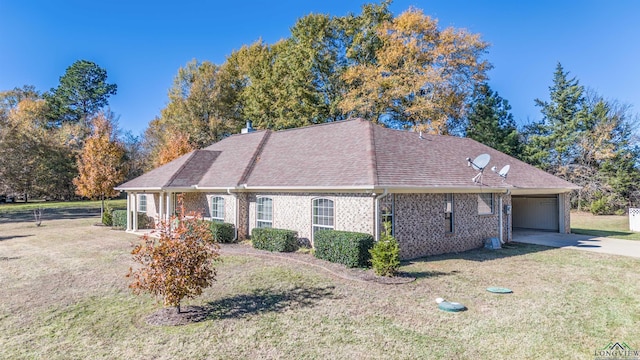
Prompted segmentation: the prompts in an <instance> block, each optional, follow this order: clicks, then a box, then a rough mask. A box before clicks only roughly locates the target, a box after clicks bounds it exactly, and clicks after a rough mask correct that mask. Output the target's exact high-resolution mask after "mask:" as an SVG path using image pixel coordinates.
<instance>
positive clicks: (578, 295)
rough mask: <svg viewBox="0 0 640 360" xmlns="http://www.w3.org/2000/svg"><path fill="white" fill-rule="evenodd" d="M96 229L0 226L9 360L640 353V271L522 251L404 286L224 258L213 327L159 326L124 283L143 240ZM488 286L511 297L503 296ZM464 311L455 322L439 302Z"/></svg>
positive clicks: (480, 256) (423, 264) (88, 224)
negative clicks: (624, 349) (619, 348)
mask: <svg viewBox="0 0 640 360" xmlns="http://www.w3.org/2000/svg"><path fill="white" fill-rule="evenodd" d="M95 222H96V219H95V218H90V219H76V220H54V221H45V222H44V223H43V226H42V227H36V226H35V225H34V224H33V223H9V224H0V287H1V288H2V291H1V292H0V358H11V359H16V358H47V359H69V358H77V359H85V358H126V359H137V358H141V359H150V358H154V359H177V358H189V359H217V358H220V359H229V358H233V359H236V358H246V359H255V358H268V359H280V358H291V359H299V358H307V359H314V358H315V359H338V358H341V359H345V358H357V359H393V358H474V359H485V358H492V359H500V358H505V359H506V358H509V359H512V358H516V359H524V358H527V359H531V358H548V359H559V358H584V359H593V358H594V351H596V350H598V349H602V348H603V347H605V346H606V345H607V344H609V343H610V342H614V343H615V342H621V343H622V342H626V343H627V344H628V345H629V346H630V347H632V348H634V349H637V348H639V347H640V340H639V339H640V260H638V259H633V258H627V257H619V256H613V255H602V254H595V253H588V252H580V251H573V250H563V249H551V248H546V247H541V246H534V245H522V244H515V245H512V246H511V247H510V248H508V249H503V250H499V251H496V252H492V251H489V250H475V251H471V252H466V253H462V254H457V255H448V256H438V257H431V258H428V259H423V260H419V261H413V262H411V263H407V264H404V265H403V267H402V268H401V270H402V271H405V272H409V273H411V274H412V275H413V276H415V277H416V278H417V280H416V281H415V282H412V283H409V284H404V285H382V284H377V283H361V282H354V281H350V280H343V279H340V278H336V277H333V276H331V275H329V274H327V273H324V272H321V270H318V269H317V268H314V267H307V266H304V265H300V264H299V263H291V262H288V261H287V260H282V259H280V260H278V259H263V258H254V257H244V256H234V257H230V256H224V255H223V258H224V263H222V264H220V266H219V269H218V270H219V271H218V274H219V276H218V280H217V282H216V283H215V284H214V285H213V287H211V288H210V289H208V290H206V291H205V293H204V294H203V295H202V296H201V297H199V298H196V299H194V300H190V301H186V302H185V305H198V306H203V307H206V308H207V309H209V316H208V318H207V319H206V320H204V321H202V322H199V323H196V324H191V325H186V326H179V327H158V326H151V325H148V324H147V323H146V320H145V318H146V317H147V316H148V315H149V314H151V313H153V312H154V310H155V309H156V306H157V305H156V303H155V302H154V300H153V299H152V298H150V297H146V296H143V297H137V296H134V295H132V294H131V293H130V291H129V290H128V288H127V285H128V279H126V278H125V277H124V275H125V274H126V273H127V270H128V269H129V266H131V265H132V262H131V261H130V255H129V251H130V249H131V248H130V243H131V241H136V237H135V236H132V235H129V234H125V233H124V232H121V231H114V230H110V229H108V228H104V227H97V226H92V224H93V223H95ZM489 286H503V287H509V288H511V289H512V290H513V291H514V293H513V294H511V295H495V294H491V293H489V292H487V291H485V289H486V288H487V287H489ZM437 297H443V298H445V299H447V300H451V301H458V302H462V303H464V304H465V305H466V306H467V307H468V308H469V310H468V311H466V312H462V313H446V312H443V311H440V310H438V308H437V306H436V303H435V301H434V300H435V298H437Z"/></svg>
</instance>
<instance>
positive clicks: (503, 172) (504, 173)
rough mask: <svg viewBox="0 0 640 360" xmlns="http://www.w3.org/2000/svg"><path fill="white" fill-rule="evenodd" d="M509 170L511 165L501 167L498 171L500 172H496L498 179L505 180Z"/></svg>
mask: <svg viewBox="0 0 640 360" xmlns="http://www.w3.org/2000/svg"><path fill="white" fill-rule="evenodd" d="M509 169H511V165H505V166H503V167H502V169H500V171H499V172H498V175H500V177H502V178H503V179H506V178H507V174H508V173H509Z"/></svg>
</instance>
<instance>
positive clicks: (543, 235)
mask: <svg viewBox="0 0 640 360" xmlns="http://www.w3.org/2000/svg"><path fill="white" fill-rule="evenodd" d="M513 241H516V242H520V243H525V244H536V245H545V246H551V247H558V248H567V249H577V250H585V251H593V252H599V253H604V254H614V255H624V256H631V257H636V258H640V241H634V240H620V239H611V238H603V237H595V236H589V235H577V234H559V233H553V232H544V231H534V230H514V231H513Z"/></svg>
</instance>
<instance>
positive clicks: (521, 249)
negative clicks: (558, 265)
mask: <svg viewBox="0 0 640 360" xmlns="http://www.w3.org/2000/svg"><path fill="white" fill-rule="evenodd" d="M553 249H555V248H554V247H550V246H543V245H533V244H524V243H516V242H510V243H507V244H505V245H504V246H503V247H502V248H501V249H496V250H489V249H485V248H479V249H473V250H469V251H464V252H459V253H450V254H443V255H434V256H428V257H423V258H419V259H416V260H413V262H418V261H434V260H449V259H463V260H470V261H478V262H483V261H491V260H498V259H503V258H508V257H512V256H520V255H527V254H532V253H537V252H541V251H548V250H553Z"/></svg>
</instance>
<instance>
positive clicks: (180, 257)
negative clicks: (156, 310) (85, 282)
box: [127, 199, 220, 313]
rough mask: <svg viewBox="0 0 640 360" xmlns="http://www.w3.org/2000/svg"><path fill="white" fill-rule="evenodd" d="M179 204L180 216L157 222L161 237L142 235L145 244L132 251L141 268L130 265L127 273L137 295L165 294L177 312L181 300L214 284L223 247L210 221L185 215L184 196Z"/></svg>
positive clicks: (165, 301)
mask: <svg viewBox="0 0 640 360" xmlns="http://www.w3.org/2000/svg"><path fill="white" fill-rule="evenodd" d="M179 204H180V205H179V208H180V211H179V213H178V215H177V216H173V217H172V218H171V220H170V221H161V222H160V223H159V224H158V225H157V227H156V229H159V230H156V231H157V233H158V235H159V237H158V238H154V237H152V236H149V235H148V234H145V235H144V236H142V237H141V240H142V243H140V244H138V245H136V246H135V247H134V249H133V251H131V254H132V255H133V260H134V261H135V262H137V263H139V264H141V265H142V267H141V268H139V269H137V270H135V271H134V270H133V269H132V268H129V273H128V274H127V277H131V278H133V282H132V283H131V284H130V285H129V287H130V288H131V289H132V290H133V292H134V293H135V294H140V293H141V292H146V293H149V294H153V295H155V296H156V297H162V299H163V302H164V305H165V306H174V307H176V310H177V312H178V313H179V312H180V302H181V301H182V299H184V298H193V297H196V296H198V295H200V294H202V291H203V289H205V288H207V287H209V286H210V285H211V284H212V282H213V281H214V280H215V277H216V269H215V267H214V266H213V262H214V261H219V260H220V258H219V257H220V253H219V249H220V247H219V246H218V244H217V243H215V242H214V240H213V236H212V235H211V230H210V229H209V226H208V223H207V222H205V221H203V220H202V216H201V215H199V214H195V213H190V214H185V209H184V205H183V203H182V199H179Z"/></svg>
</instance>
